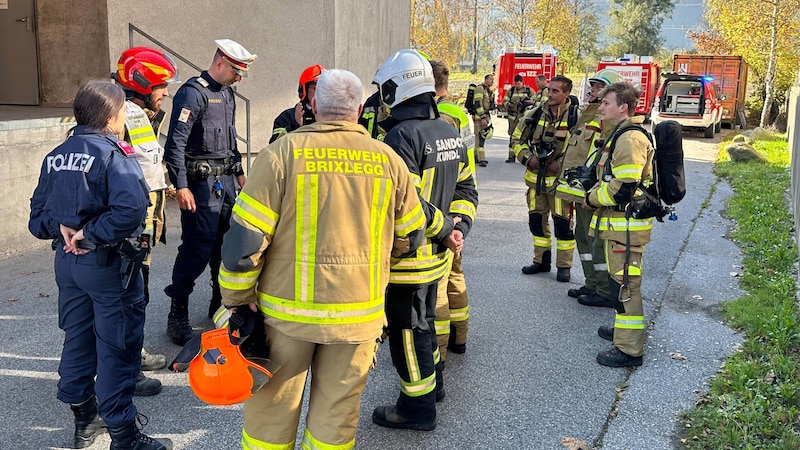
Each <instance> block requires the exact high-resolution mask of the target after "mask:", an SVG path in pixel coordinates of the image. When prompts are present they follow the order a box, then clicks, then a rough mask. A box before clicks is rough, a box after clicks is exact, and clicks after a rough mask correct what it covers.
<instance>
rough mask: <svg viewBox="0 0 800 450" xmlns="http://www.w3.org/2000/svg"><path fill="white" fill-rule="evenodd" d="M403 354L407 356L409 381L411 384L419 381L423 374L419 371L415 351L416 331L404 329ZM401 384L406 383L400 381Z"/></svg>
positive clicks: (402, 334)
mask: <svg viewBox="0 0 800 450" xmlns="http://www.w3.org/2000/svg"><path fill="white" fill-rule="evenodd" d="M401 336H402V340H403V342H402V344H403V352H404V353H405V355H406V370H407V371H408V379H409V380H411V382H412V383H413V382H415V381H419V380H420V379H421V378H422V374H421V372H420V369H419V361H417V352H416V351H415V350H414V330H411V329H410V328H404V329H403V330H402V333H401ZM400 383H401V384H402V383H405V382H404V381H403V379H402V378H401V379H400Z"/></svg>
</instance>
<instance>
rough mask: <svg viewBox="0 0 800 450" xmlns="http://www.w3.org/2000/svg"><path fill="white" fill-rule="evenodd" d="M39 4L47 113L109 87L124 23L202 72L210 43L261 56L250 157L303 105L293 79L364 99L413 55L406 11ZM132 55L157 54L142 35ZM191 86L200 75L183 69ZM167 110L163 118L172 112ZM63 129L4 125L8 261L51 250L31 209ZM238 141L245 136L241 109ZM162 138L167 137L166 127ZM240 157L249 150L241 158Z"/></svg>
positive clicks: (247, 4) (366, 4)
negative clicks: (285, 113)
mask: <svg viewBox="0 0 800 450" xmlns="http://www.w3.org/2000/svg"><path fill="white" fill-rule="evenodd" d="M234 3H235V7H228V8H220V5H226V3H223V2H219V1H217V0H191V1H190V0H174V1H169V2H164V1H163V0H137V1H136V2H130V1H129V0H106V1H100V0H97V1H91V2H89V1H86V0H37V2H36V10H37V22H38V25H37V26H38V33H39V61H40V70H41V74H42V98H43V102H44V105H45V106H71V105H72V101H73V99H74V96H75V93H76V92H77V90H78V86H80V84H81V83H82V82H83V81H85V80H87V79H91V78H107V77H108V76H109V74H110V73H111V71H112V70H114V69H115V68H116V67H115V66H116V61H117V59H118V58H119V54H120V53H121V52H122V51H123V50H124V49H126V48H128V23H132V24H134V25H135V26H137V27H138V28H140V29H142V30H143V31H145V32H146V33H148V34H150V35H151V36H153V37H154V38H155V39H158V40H159V41H161V42H163V43H164V44H165V45H167V46H169V47H170V48H172V49H174V50H175V51H176V52H178V53H180V54H181V55H183V56H184V57H185V58H187V59H189V60H190V61H193V62H194V63H195V64H197V65H198V66H200V67H202V68H205V67H207V66H208V65H209V64H210V63H211V58H212V56H213V54H214V51H215V49H216V46H215V44H214V39H219V38H230V39H234V40H236V41H238V42H239V43H241V44H243V45H244V46H245V47H246V48H247V49H248V50H250V51H251V52H253V53H256V54H258V60H257V61H256V62H255V63H254V64H253V66H252V69H251V71H250V77H249V78H246V79H245V80H243V81H242V82H241V83H239V88H238V89H239V92H240V93H241V94H242V95H244V96H246V97H248V98H249V99H250V100H251V102H252V103H251V113H252V114H251V121H252V127H251V128H252V135H253V138H252V148H253V150H254V151H257V150H258V149H260V148H262V147H264V146H266V145H267V143H268V141H269V136H270V135H271V133H272V122H273V120H274V119H275V117H276V116H277V115H278V114H279V113H280V112H281V111H282V110H284V109H286V108H289V107H292V106H293V105H294V104H295V103H296V102H297V79H298V77H299V75H300V72H301V71H302V70H303V69H305V68H306V67H308V66H310V65H312V64H322V65H323V66H325V67H328V68H341V69H347V70H350V71H352V72H354V73H355V74H356V75H358V76H359V77H361V79H362V81H363V82H364V84H365V98H366V96H367V95H369V94H371V93H372V92H373V88H372V87H371V85H370V82H371V81H372V77H373V75H374V74H375V71H376V70H377V68H378V66H379V65H380V64H381V63H382V62H383V61H384V60H385V59H386V58H387V57H388V56H389V55H390V54H391V53H392V52H394V51H396V50H399V49H402V48H407V47H408V45H409V42H410V40H409V32H410V31H409V30H410V27H409V23H410V2H407V1H391V2H388V1H375V0H314V1H313V2H290V1H283V0H238V1H237V2H229V3H227V5H233V4H234ZM134 45H150V46H152V44H151V43H150V42H149V41H147V40H146V39H144V38H143V37H142V36H140V35H137V36H136V39H135V41H134ZM180 66H181V67H180V72H181V76H182V78H184V79H187V78H189V77H191V76H194V75H196V71H195V70H193V69H190V68H189V67H188V66H186V65H183V64H182V63H181V64H180ZM169 107H171V104H169V103H168V104H167V105H166V108H165V109H169ZM62 120H63V119H39V120H38V121H37V120H28V121H10V122H0V156H2V162H0V210H2V211H3V213H4V215H5V217H7V218H9V219H10V220H7V221H6V226H4V227H0V243H2V244H3V246H2V248H3V250H0V259H1V258H2V257H3V253H4V252H5V253H8V252H13V251H18V250H24V249H26V248H30V247H34V246H37V245H39V246H41V245H45V243H42V242H41V241H38V240H36V239H34V238H33V237H32V236H31V235H30V233H28V231H27V221H28V216H29V205H30V203H29V200H30V197H31V195H32V193H33V190H34V188H35V187H36V183H37V181H38V175H39V168H40V165H41V162H42V159H43V158H44V156H45V155H46V154H47V153H48V152H49V151H50V150H52V149H53V148H55V147H56V146H57V145H58V144H60V143H61V142H62V141H63V140H64V137H65V136H66V132H67V130H68V129H69V128H70V127H71V126H72V125H74V123H62ZM237 125H238V128H239V134H240V135H244V134H245V126H244V125H245V117H244V105H243V103H242V102H239V112H238V116H237ZM164 128H166V127H164ZM242 152H243V153H244V149H243V148H242Z"/></svg>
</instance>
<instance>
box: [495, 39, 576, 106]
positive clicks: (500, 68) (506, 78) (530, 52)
mask: <svg viewBox="0 0 800 450" xmlns="http://www.w3.org/2000/svg"><path fill="white" fill-rule="evenodd" d="M562 69H563V68H562ZM496 70H497V73H495V82H496V83H497V105H498V110H497V114H498V117H504V116H505V115H506V111H505V110H504V109H503V108H502V106H501V105H502V104H503V99H504V98H505V96H506V93H507V92H508V91H509V90H510V89H511V87H512V86H514V76H515V75H522V78H523V79H524V82H525V84H526V85H527V86H530V88H531V89H533V91H534V92H538V91H539V87H538V86H536V77H537V76H538V75H544V76H545V77H546V78H547V79H548V80H549V79H550V78H553V77H554V76H556V74H557V73H558V71H559V70H560V69H559V62H558V51H557V50H556V49H554V48H553V46H551V45H542V46H539V47H513V48H511V49H510V50H508V51H506V49H505V48H504V49H502V50H501V51H500V59H499V61H498V64H497V69H496Z"/></svg>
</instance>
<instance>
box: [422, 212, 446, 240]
mask: <svg viewBox="0 0 800 450" xmlns="http://www.w3.org/2000/svg"><path fill="white" fill-rule="evenodd" d="M442 227H444V214H442V212H441V211H439V210H438V209H437V210H434V212H433V217H432V218H431V224H430V225H428V228H427V229H425V235H426V236H428V237H433V236H436V235H437V234H439V232H440V231H442Z"/></svg>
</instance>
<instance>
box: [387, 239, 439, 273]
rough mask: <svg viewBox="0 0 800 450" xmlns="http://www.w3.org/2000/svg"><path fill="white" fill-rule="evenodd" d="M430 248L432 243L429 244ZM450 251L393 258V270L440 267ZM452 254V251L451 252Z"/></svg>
mask: <svg viewBox="0 0 800 450" xmlns="http://www.w3.org/2000/svg"><path fill="white" fill-rule="evenodd" d="M427 247H428V248H430V245H428V246H427ZM448 252H449V251H447V250H446V251H444V252H441V253H439V254H436V255H429V256H428V255H426V256H423V255H417V256H412V257H409V258H392V270H395V269H397V270H413V269H426V268H433V267H438V266H439V265H440V264H442V263H445V262H447V260H448V254H447V253H448ZM451 254H452V253H451Z"/></svg>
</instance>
